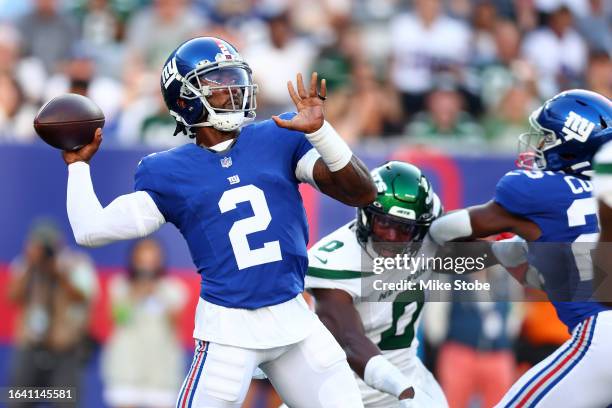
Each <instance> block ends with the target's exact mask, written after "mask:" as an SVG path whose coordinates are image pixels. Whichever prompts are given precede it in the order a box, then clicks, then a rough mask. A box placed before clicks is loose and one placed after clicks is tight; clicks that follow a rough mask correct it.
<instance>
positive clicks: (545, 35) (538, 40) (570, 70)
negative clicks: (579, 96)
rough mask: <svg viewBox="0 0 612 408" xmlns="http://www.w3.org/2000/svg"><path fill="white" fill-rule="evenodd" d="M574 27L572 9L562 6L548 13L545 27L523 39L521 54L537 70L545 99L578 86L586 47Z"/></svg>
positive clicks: (540, 90) (584, 60)
mask: <svg viewBox="0 0 612 408" xmlns="http://www.w3.org/2000/svg"><path fill="white" fill-rule="evenodd" d="M572 26H573V18H572V14H571V12H570V10H569V9H568V8H567V7H565V6H562V7H559V8H558V9H557V10H555V11H554V12H553V13H551V14H550V15H549V16H548V22H547V24H546V26H544V27H543V28H540V29H538V30H536V31H534V32H532V33H530V34H529V35H527V37H526V38H525V41H524V42H523V47H522V53H523V55H524V57H525V58H526V59H527V60H528V61H529V62H530V63H531V64H533V65H534V66H535V68H536V70H537V73H538V77H539V81H538V91H539V93H540V97H541V98H543V99H548V98H550V97H552V96H553V95H555V94H557V93H558V92H559V91H561V90H563V89H567V88H569V87H572V86H576V85H577V82H578V80H579V79H580V78H581V77H582V75H583V73H584V69H585V68H586V62H587V47H586V44H585V42H584V40H583V39H582V38H581V37H580V35H579V34H578V33H577V32H576V31H575V30H574V28H573V27H572Z"/></svg>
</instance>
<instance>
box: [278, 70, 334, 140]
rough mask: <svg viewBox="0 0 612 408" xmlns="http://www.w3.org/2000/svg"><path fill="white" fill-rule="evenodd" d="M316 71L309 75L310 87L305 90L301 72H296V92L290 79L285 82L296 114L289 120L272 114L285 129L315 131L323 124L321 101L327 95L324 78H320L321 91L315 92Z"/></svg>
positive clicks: (304, 131)
mask: <svg viewBox="0 0 612 408" xmlns="http://www.w3.org/2000/svg"><path fill="white" fill-rule="evenodd" d="M317 83H318V79H317V73H316V72H313V73H312V75H311V76H310V89H309V90H308V92H306V88H305V87H304V81H303V80H302V74H297V92H296V91H295V89H294V88H293V83H292V82H291V81H289V82H287V89H288V90H289V95H290V96H291V100H292V101H293V103H294V104H295V106H296V108H297V115H295V116H294V117H293V118H291V120H285V119H281V118H280V117H278V116H272V119H273V120H274V122H276V124H277V125H278V126H280V127H282V128H285V129H291V130H297V131H299V132H303V133H313V132H316V131H317V130H319V129H320V128H321V126H323V120H324V116H323V101H324V100H325V98H326V95H327V86H326V84H325V79H322V80H321V91H320V92H317Z"/></svg>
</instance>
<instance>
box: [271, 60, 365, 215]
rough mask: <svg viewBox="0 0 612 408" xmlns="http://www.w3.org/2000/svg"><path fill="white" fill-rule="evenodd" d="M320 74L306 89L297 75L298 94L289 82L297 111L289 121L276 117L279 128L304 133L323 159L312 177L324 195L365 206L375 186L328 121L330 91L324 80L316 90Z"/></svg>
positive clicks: (311, 79) (349, 203)
mask: <svg viewBox="0 0 612 408" xmlns="http://www.w3.org/2000/svg"><path fill="white" fill-rule="evenodd" d="M317 83H318V81H317V73H316V72H313V73H312V76H311V78H310V88H309V90H308V91H307V90H306V88H305V87H304V82H303V80H302V75H301V74H298V75H297V92H296V90H295V89H294V88H293V84H292V83H291V82H289V83H287V89H288V90H289V95H290V96H291V99H292V100H293V103H294V104H295V106H296V108H297V114H296V115H295V116H293V117H292V118H291V119H290V120H286V119H281V118H280V117H278V116H273V117H272V119H273V120H274V122H276V124H277V125H278V126H280V127H283V128H286V129H291V130H297V131H300V132H303V133H304V134H305V135H306V138H307V139H308V140H309V141H310V143H311V144H312V146H313V147H314V148H315V149H316V151H317V152H318V154H319V155H320V156H321V157H320V158H319V159H317V161H316V162H315V164H314V168H313V171H312V173H313V174H312V177H313V179H314V181H315V183H316V185H317V187H318V188H319V190H321V191H322V192H323V193H325V194H327V195H329V196H330V197H333V198H335V199H336V200H338V201H341V202H343V203H344V204H348V205H352V206H360V207H361V206H366V205H368V204H370V203H371V202H372V201H374V199H375V198H376V186H375V185H374V182H373V181H372V178H371V176H370V172H369V171H368V169H367V167H366V166H365V165H364V164H363V163H362V162H361V161H360V160H359V159H358V158H357V157H355V156H353V152H352V151H351V149H350V148H349V146H348V145H347V144H346V142H345V141H344V140H342V138H341V137H340V136H339V135H338V133H337V132H336V131H335V129H334V128H333V127H332V125H330V124H329V122H326V121H325V118H324V115H323V101H324V100H325V97H326V94H327V89H326V86H325V80H324V79H323V80H322V81H321V91H320V92H318V91H317Z"/></svg>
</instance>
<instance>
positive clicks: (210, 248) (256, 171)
mask: <svg viewBox="0 0 612 408" xmlns="http://www.w3.org/2000/svg"><path fill="white" fill-rule="evenodd" d="M291 115H292V114H285V115H283V118H288V117H291ZM313 153H316V151H315V150H313V147H312V145H311V144H310V142H309V141H308V140H307V139H306V137H305V135H304V134H303V133H300V132H295V131H289V130H286V129H282V128H279V127H277V126H276V124H275V123H274V122H273V121H272V120H266V121H263V122H260V123H256V124H251V125H248V126H245V127H244V128H242V130H241V132H240V135H239V136H238V137H237V138H236V140H235V142H234V143H233V144H232V145H231V146H230V147H229V148H228V149H226V150H225V151H222V152H215V151H212V150H209V149H206V148H202V147H200V146H198V145H196V144H193V143H189V144H185V145H183V146H180V147H177V148H174V149H171V150H168V151H165V152H161V153H154V154H152V155H149V156H147V157H145V158H144V159H143V160H142V161H141V162H140V164H139V166H138V169H137V171H136V176H135V190H140V191H146V192H147V193H148V194H149V195H150V196H151V198H152V199H153V201H154V202H155V204H156V205H157V207H158V209H159V210H160V212H161V213H162V215H163V216H164V218H165V220H166V221H167V222H171V223H172V224H174V225H175V226H176V227H177V228H178V229H179V231H180V232H181V234H182V235H183V237H184V238H185V240H186V241H187V245H188V247H189V250H190V253H191V256H192V258H193V262H194V263H195V265H196V267H197V269H198V272H199V273H200V275H201V278H202V279H201V290H200V303H199V304H198V310H197V312H196V330H195V331H194V337H196V338H200V339H203V340H208V341H216V342H221V343H229V344H231V345H237V346H245V347H253V348H266V347H275V346H277V345H280V344H282V341H281V343H278V342H276V341H275V340H273V339H271V338H270V337H271V336H275V335H277V336H278V337H283V336H282V335H281V334H279V333H274V332H273V333H261V334H260V338H259V339H251V340H249V341H246V340H244V341H242V339H241V337H244V336H245V335H244V332H243V331H241V330H249V331H250V332H252V333H251V334H253V333H256V331H257V330H260V331H261V330H262V329H265V328H259V329H257V328H256V327H252V328H247V327H233V326H245V325H248V324H249V322H250V321H251V320H252V321H253V325H256V324H260V323H261V322H260V323H257V320H258V319H259V320H261V319H264V320H265V321H268V322H269V323H270V325H271V326H269V327H270V328H272V327H273V325H274V320H275V319H277V317H278V316H277V317H275V313H279V311H278V310H277V309H274V308H270V309H269V310H267V311H266V310H264V309H262V308H266V307H270V306H274V305H279V306H281V305H280V304H282V303H284V302H288V301H290V300H291V299H297V298H299V300H300V301H301V302H303V300H302V299H301V295H300V293H301V292H302V291H303V289H304V275H305V273H306V268H307V265H308V256H307V251H306V244H307V241H308V225H307V221H306V214H305V210H304V206H303V203H302V198H301V195H300V193H299V191H298V184H299V183H300V181H306V180H308V177H311V174H312V164H311V167H310V169H309V171H310V176H305V177H300V178H301V180H299V179H298V176H299V175H300V171H302V172H303V173H304V170H303V169H301V168H300V166H302V164H303V161H302V162H301V161H300V160H301V159H302V158H305V156H306V155H312V154H313ZM298 163H300V164H298ZM296 171H297V174H298V176H296ZM298 295H299V296H298ZM303 306H304V308H307V307H306V305H305V303H304V305H303ZM298 307H299V306H298ZM212 310H218V311H219V312H218V313H213V311H212ZM245 310H246V311H245ZM221 312H223V313H225V314H224V315H223V316H222V315H220V314H219V313H221ZM264 314H266V315H265V316H263V317H262V315H264ZM230 315H231V316H235V318H228V317H227V316H230ZM238 315H240V316H239V317H238ZM248 316H252V317H253V318H252V319H251V318H250V317H248ZM281 320H282V319H281ZM298 321H299V319H298ZM267 327H268V326H267ZM270 330H271V329H270ZM277 330H279V331H291V330H293V327H292V326H291V325H290V326H289V327H280V328H277ZM297 331H298V332H301V331H304V330H297ZM202 332H204V333H208V334H207V335H206V336H208V337H206V336H205V335H204V334H203V333H202ZM211 333H212V334H211ZM302 334H303V333H302ZM211 336H212V337H211ZM253 336H256V334H253ZM266 336H268V337H266ZM284 337H287V336H284ZM293 340H299V339H293ZM293 340H292V341H293ZM279 341H280V340H279ZM285 343H286V344H288V343H287V342H285Z"/></svg>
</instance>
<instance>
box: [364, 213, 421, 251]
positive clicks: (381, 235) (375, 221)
mask: <svg viewBox="0 0 612 408" xmlns="http://www.w3.org/2000/svg"><path fill="white" fill-rule="evenodd" d="M366 211H368V210H367V209H366ZM368 218H369V230H370V240H369V244H370V245H371V246H372V249H373V250H374V252H376V253H377V254H378V255H380V256H384V257H392V256H395V255H403V254H408V255H409V256H413V255H415V254H416V253H417V252H418V250H419V249H420V248H421V244H422V241H423V238H424V237H425V235H426V234H427V231H428V230H429V226H430V224H431V221H430V220H428V221H424V220H422V221H420V222H419V221H415V220H409V219H403V218H400V217H396V216H393V215H389V214H384V213H381V212H371V214H370V216H369V217H368Z"/></svg>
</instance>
